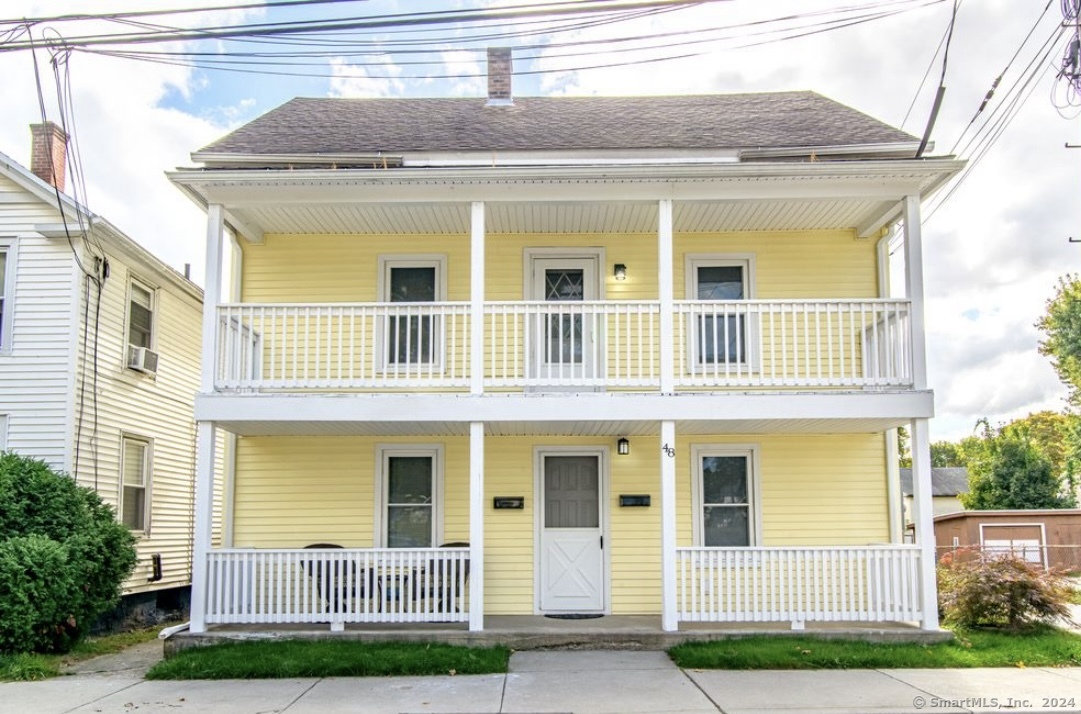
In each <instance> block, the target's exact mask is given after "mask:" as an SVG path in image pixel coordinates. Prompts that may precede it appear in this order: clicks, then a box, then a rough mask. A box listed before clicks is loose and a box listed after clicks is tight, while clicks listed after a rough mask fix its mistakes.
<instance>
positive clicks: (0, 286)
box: [0, 239, 15, 352]
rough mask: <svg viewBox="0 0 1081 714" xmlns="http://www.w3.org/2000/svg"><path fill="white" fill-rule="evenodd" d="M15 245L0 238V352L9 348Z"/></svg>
mask: <svg viewBox="0 0 1081 714" xmlns="http://www.w3.org/2000/svg"><path fill="white" fill-rule="evenodd" d="M14 287H15V245H14V243H13V242H12V241H7V240H2V239H0V352H7V351H9V350H10V349H11V326H12V323H13V320H12V318H13V317H14V311H13V310H12V308H13V307H14V302H13V301H12V299H11V298H12V295H13V293H14V292H15V291H14Z"/></svg>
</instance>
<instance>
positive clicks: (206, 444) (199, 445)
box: [190, 421, 217, 632]
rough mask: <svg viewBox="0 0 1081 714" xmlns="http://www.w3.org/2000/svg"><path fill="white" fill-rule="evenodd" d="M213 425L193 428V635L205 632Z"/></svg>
mask: <svg viewBox="0 0 1081 714" xmlns="http://www.w3.org/2000/svg"><path fill="white" fill-rule="evenodd" d="M216 431H217V430H216V429H215V428H214V424H213V423H212V422H208V421H201V422H199V423H198V424H196V427H195V532H194V533H193V534H192V560H191V618H190V620H191V621H190V629H191V631H192V632H206V601H207V596H208V593H207V591H206V586H207V583H206V581H207V564H206V559H207V553H209V552H210V537H211V529H212V528H213V525H214V518H213V511H214V457H215V453H214V452H215V447H216V446H217V434H216Z"/></svg>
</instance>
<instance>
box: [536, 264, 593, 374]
mask: <svg viewBox="0 0 1081 714" xmlns="http://www.w3.org/2000/svg"><path fill="white" fill-rule="evenodd" d="M532 279H533V299H534V300H544V301H545V302H553V303H566V305H559V306H553V307H552V308H551V309H549V310H547V311H545V312H544V313H543V314H542V315H541V317H540V319H538V320H536V321H535V322H534V324H533V325H532V326H531V331H532V343H533V349H532V353H533V354H532V361H533V373H534V374H533V376H534V377H538V378H540V379H542V380H544V381H545V382H549V383H551V382H552V381H553V380H554V381H556V382H558V381H559V380H561V379H565V380H574V379H576V378H577V379H581V378H582V377H593V376H595V375H594V368H595V365H596V364H597V362H598V359H597V355H596V349H597V348H596V345H595V344H594V338H595V337H596V335H595V332H596V328H595V326H594V323H595V318H594V316H593V315H590V314H588V312H587V310H585V309H584V306H582V305H575V303H582V302H584V301H586V300H596V299H597V263H596V259H595V258H592V257H581V258H535V259H534V260H533V276H532Z"/></svg>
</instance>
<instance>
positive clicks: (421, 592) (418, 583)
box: [413, 541, 469, 612]
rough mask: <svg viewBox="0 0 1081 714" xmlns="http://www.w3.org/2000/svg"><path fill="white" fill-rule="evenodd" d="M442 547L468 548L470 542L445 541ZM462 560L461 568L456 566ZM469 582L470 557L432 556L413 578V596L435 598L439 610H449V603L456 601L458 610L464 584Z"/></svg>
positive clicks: (424, 598) (455, 608)
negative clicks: (459, 558) (459, 559)
mask: <svg viewBox="0 0 1081 714" xmlns="http://www.w3.org/2000/svg"><path fill="white" fill-rule="evenodd" d="M439 547H440V548H468V547H469V543H464V542H460V541H455V542H453V543H444V544H443V545H441V546H439ZM459 562H461V567H460V572H459V568H458V567H455V566H456V564H457V563H459ZM468 582H469V558H466V559H465V560H463V561H458V560H457V559H449V558H442V557H435V558H431V559H430V560H429V561H428V562H427V563H426V564H425V566H424V567H423V568H422V569H421V570H418V571H417V573H416V574H415V576H414V580H413V598H414V599H416V600H434V601H435V605H436V608H437V612H447V609H446V605H447V603H454V612H458V609H459V608H458V604H457V603H458V599H459V598H460V597H461V595H462V588H463V586H464V585H465V584H466V583H468Z"/></svg>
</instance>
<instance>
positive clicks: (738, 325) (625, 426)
mask: <svg viewBox="0 0 1081 714" xmlns="http://www.w3.org/2000/svg"><path fill="white" fill-rule="evenodd" d="M509 68H510V59H509V56H508V55H507V54H506V53H503V52H500V51H498V50H497V51H493V52H492V53H491V54H490V57H489V72H490V77H489V82H490V92H489V94H490V96H489V97H487V98H476V99H470V98H454V99H449V98H446V99H414V98H402V99H296V100H293V101H291V102H288V103H287V104H285V105H283V106H281V107H279V108H277V109H274V110H272V111H271V112H269V113H267V114H266V115H264V116H262V117H260V118H258V119H256V120H254V121H252V122H251V123H249V124H246V125H244V126H242V127H241V128H239V129H238V130H236V131H235V132H233V133H232V134H229V135H228V136H226V137H224V138H223V139H221V140H220V141H217V142H215V143H213V144H211V145H210V146H207V147H205V148H203V149H201V150H199V151H197V152H196V153H195V154H193V160H194V161H195V162H197V163H199V164H201V166H200V167H198V168H191V169H180V170H177V171H175V172H173V173H171V174H170V177H171V179H172V180H173V181H174V182H175V183H176V184H177V185H178V186H179V187H180V188H181V189H182V190H183V191H185V192H186V193H187V194H188V195H190V196H191V197H192V198H193V199H194V200H195V201H197V202H198V203H200V204H201V205H203V206H205V207H206V210H207V214H208V230H207V248H208V250H207V267H206V276H207V285H206V300H205V313H204V323H203V345H204V347H203V372H202V377H203V378H202V386H201V392H200V393H199V395H198V396H197V398H196V420H197V423H198V452H197V462H198V465H197V497H196V501H197V502H196V541H195V554H196V555H195V565H194V574H193V580H194V588H193V590H194V592H193V598H192V618H191V629H192V631H193V632H195V633H199V632H205V631H207V630H208V629H211V628H214V627H215V626H217V625H221V624H232V625H257V624H270V625H274V624H286V623H330V627H331V629H334V630H341V629H345V628H347V627H352V626H356V625H358V624H359V623H367V624H368V625H369V626H371V625H374V624H380V623H402V622H410V623H432V626H433V627H435V626H436V625H435V623H447V622H452V623H455V622H456V623H461V624H459V625H457V627H460V628H463V629H466V628H467V629H469V630H474V631H478V630H483V629H485V628H486V627H492V626H493V624H492V623H496V622H499V621H500V620H499V618H506V617H512V616H517V617H522V616H524V617H526V618H529V617H538V616H556V617H586V616H620V615H626V616H632V615H633V616H643V617H645V618H647V621H652V622H655V624H656V628H657V630H658V631H677V630H679V629H680V628H681V627H683V626H685V625H686V624H687V623H704V622H705V623H709V622H777V623H782V624H783V625H784V626H785V627H787V626H792V627H795V628H801V627H803V626H804V625H805V624H807V623H813V622H818V621H864V622H915V623H918V625H919V626H920V627H922V628H923V629H926V630H936V629H937V627H938V621H937V609H936V605H935V587H934V550H933V549H934V535H933V531H932V529H931V511H930V495H931V493H930V481H929V474H930V464H929V458H928V433H927V421H928V419H929V418H930V417H931V416H932V414H933V403H932V401H933V400H932V393H931V392H930V391H929V390H928V387H927V379H926V369H925V357H924V353H925V347H924V321H923V288H922V271H921V261H922V258H921V230H920V205H921V202H922V201H923V200H924V199H925V198H926V197H927V196H928V195H930V194H931V193H932V192H934V191H935V190H936V189H938V188H939V187H941V186H942V185H943V184H944V183H945V182H946V181H947V180H948V179H949V178H950V177H951V176H952V175H953V174H954V173H955V172H957V171H958V170H959V168H960V167H961V163H960V162H958V161H955V160H952V159H948V158H924V157H920V156H917V151H918V146H919V141H918V140H917V139H916V138H914V137H912V136H909V135H908V134H905V133H903V132H901V131H899V130H897V129H894V128H891V127H889V126H887V125H885V124H883V123H881V122H879V121H877V120H875V119H872V118H870V117H868V116H866V115H864V114H861V113H859V112H857V111H855V110H853V109H851V108H849V107H846V106H843V105H841V104H838V103H837V102H834V101H831V100H829V99H827V98H824V97H822V96H820V95H817V94H814V93H811V92H787V93H776V94H742V95H704V96H666V97H635V98H631V97H580V98H570V97H558V98H556V97H530V98H516V97H513V96H511V93H510V91H509V71H510V69H509ZM891 236H897V237H899V239H900V240H901V242H903V246H904V248H903V256H904V258H905V261H906V266H907V267H906V279H905V283H906V284H905V285H904V286H903V287H904V290H903V291H900V290H899V291H898V292H903V293H904V295H905V296H904V297H901V298H897V297H891V293H890V290H889V287H888V275H889V268H888V261H889V257H888V252H889V251H888V244H889V239H890V237H891ZM223 286H225V287H224V292H223ZM221 296H224V297H221ZM900 426H905V427H910V428H911V432H912V448H913V453H914V472H915V476H914V482H915V492H916V503H917V506H918V507H920V508H921V509H922V510H921V513H920V515H919V517H918V518H917V526H916V532H917V536H918V543H917V544H916V545H906V544H903V543H902V539H901V526H900V520H899V519H900V515H899V514H900V504H899V493H900V489H899V483H898V481H897V473H896V458H895V454H892V450H891V447H893V446H894V445H895V443H896V440H895V438H894V434H893V431H892V430H895V429H896V428H897V427H900ZM222 433H224V434H225V436H226V439H225V443H226V444H227V446H226V447H225V448H224V449H218V448H217V445H218V443H219V441H220V440H219V439H218V438H217V437H218V436H219V435H220V434H222ZM222 459H224V461H225V462H226V467H227V473H228V478H227V480H226V487H225V489H224V493H216V492H215V490H214V480H213V473H214V467H215V464H216V463H218V462H219V461H220V460H222ZM219 501H220V502H222V503H224V504H225V506H224V511H225V516H224V519H223V521H224V525H225V534H224V545H225V546H227V547H223V548H216V547H211V543H212V541H211V537H210V532H211V531H210V529H211V510H212V506H213V504H214V503H216V502H219ZM521 622H528V620H521ZM538 622H539V621H538ZM438 626H439V627H445V625H444V624H440V625H438Z"/></svg>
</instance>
